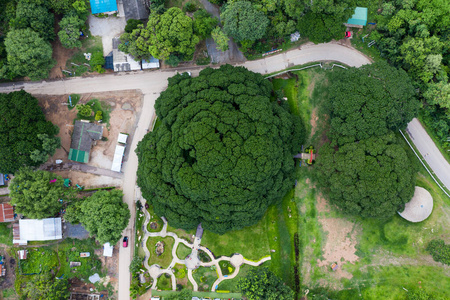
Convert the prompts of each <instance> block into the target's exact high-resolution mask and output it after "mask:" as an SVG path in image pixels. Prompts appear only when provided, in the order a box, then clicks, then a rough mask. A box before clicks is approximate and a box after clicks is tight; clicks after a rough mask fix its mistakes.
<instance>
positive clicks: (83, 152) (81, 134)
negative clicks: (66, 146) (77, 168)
mask: <svg viewBox="0 0 450 300" xmlns="http://www.w3.org/2000/svg"><path fill="white" fill-rule="evenodd" d="M102 135H103V127H102V126H100V125H96V124H94V123H88V122H83V121H75V126H74V130H73V134H72V143H71V144H70V151H69V159H70V160H73V161H77V162H81V163H87V162H89V152H91V147H92V143H93V142H94V141H97V140H99V139H101V138H102Z"/></svg>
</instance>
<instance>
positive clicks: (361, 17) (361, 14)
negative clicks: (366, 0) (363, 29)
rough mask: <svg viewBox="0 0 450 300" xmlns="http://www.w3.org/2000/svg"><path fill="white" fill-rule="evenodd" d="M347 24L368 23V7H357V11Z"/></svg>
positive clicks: (363, 24)
mask: <svg viewBox="0 0 450 300" xmlns="http://www.w3.org/2000/svg"><path fill="white" fill-rule="evenodd" d="M347 24H352V25H362V26H366V25H367V7H357V8H355V13H354V14H353V16H352V17H351V18H350V19H348V21H347Z"/></svg>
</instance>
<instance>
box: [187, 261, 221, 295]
mask: <svg viewBox="0 0 450 300" xmlns="http://www.w3.org/2000/svg"><path fill="white" fill-rule="evenodd" d="M192 276H193V277H194V280H195V281H196V282H197V284H198V289H199V291H210V290H211V288H212V285H213V283H214V281H216V280H217V278H218V277H217V271H216V267H215V266H211V267H199V268H197V269H195V270H194V271H193V272H192Z"/></svg>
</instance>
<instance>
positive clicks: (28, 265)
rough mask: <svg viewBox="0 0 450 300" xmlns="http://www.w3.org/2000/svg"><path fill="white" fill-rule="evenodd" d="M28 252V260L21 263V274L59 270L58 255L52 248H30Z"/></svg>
mask: <svg viewBox="0 0 450 300" xmlns="http://www.w3.org/2000/svg"><path fill="white" fill-rule="evenodd" d="M27 250H28V255H27V259H26V260H21V261H20V271H21V274H35V273H40V272H41V271H44V270H52V269H56V268H58V266H59V263H58V254H57V252H56V251H54V250H53V249H51V248H50V247H41V248H28V249H27Z"/></svg>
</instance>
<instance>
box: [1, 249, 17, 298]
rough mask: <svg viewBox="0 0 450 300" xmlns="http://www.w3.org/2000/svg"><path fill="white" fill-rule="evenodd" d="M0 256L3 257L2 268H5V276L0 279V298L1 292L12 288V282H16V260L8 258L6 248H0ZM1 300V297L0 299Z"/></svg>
mask: <svg viewBox="0 0 450 300" xmlns="http://www.w3.org/2000/svg"><path fill="white" fill-rule="evenodd" d="M0 255H2V256H4V257H5V259H4V260H3V267H4V268H6V274H5V276H4V277H0V296H1V291H2V290H5V289H8V288H12V287H14V281H15V280H16V275H15V274H16V260H15V259H14V258H13V257H11V256H9V254H8V252H7V251H6V248H3V247H0ZM0 298H1V297H0Z"/></svg>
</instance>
